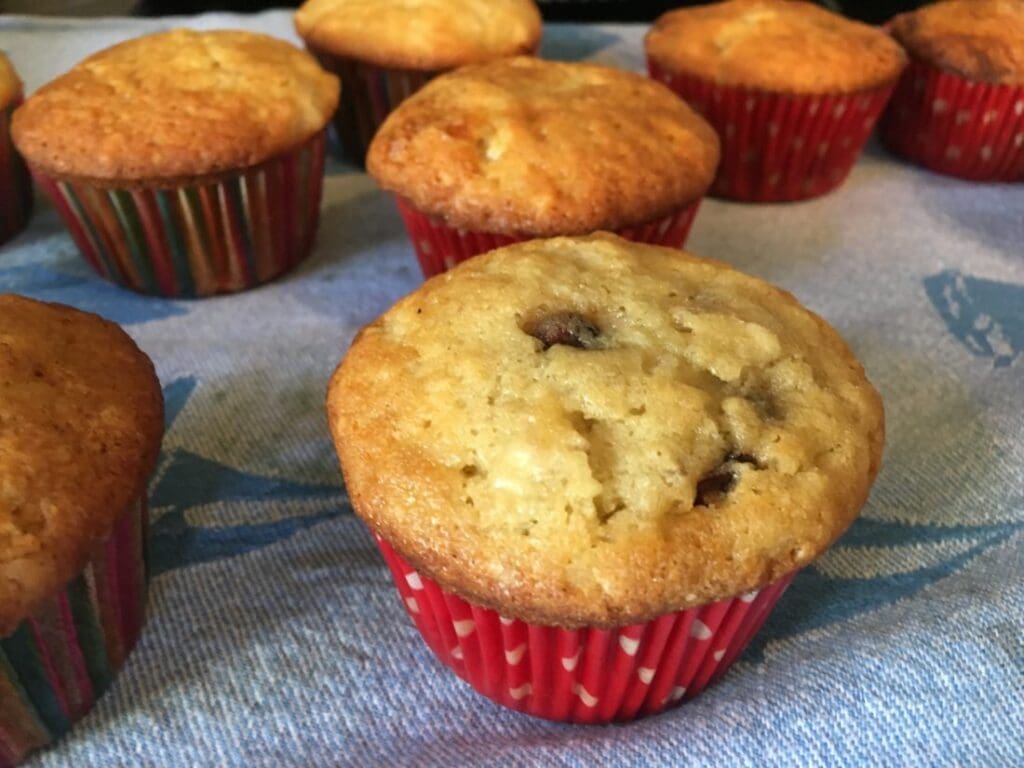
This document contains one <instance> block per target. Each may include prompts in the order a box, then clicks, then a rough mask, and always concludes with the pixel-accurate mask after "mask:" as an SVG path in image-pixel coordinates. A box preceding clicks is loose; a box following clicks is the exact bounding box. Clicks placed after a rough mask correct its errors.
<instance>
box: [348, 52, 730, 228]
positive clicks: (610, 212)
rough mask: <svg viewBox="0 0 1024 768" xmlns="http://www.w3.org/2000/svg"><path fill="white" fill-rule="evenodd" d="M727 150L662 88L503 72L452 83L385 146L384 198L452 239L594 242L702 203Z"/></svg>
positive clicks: (378, 149) (397, 120) (399, 114)
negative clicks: (387, 194) (455, 234)
mask: <svg viewBox="0 0 1024 768" xmlns="http://www.w3.org/2000/svg"><path fill="white" fill-rule="evenodd" d="M718 158H719V145H718V136H717V135H716V134H715V132H714V130H713V129H712V128H711V126H709V125H708V124H707V123H706V122H704V120H703V118H701V117H700V116H699V115H697V113H696V112H694V111H693V110H691V109H690V108H689V107H688V106H686V104H685V103H683V101H682V100H681V99H679V98H677V97H676V96H675V95H674V94H673V93H672V92H671V91H669V90H668V89H667V88H665V87H664V86H663V85H661V84H660V83H655V82H654V81H652V80H650V79H649V78H645V77H641V76H640V75H636V74H633V73H631V72H623V71H621V70H617V69H610V68H608V67H600V66H595V65H592V64H570V63H565V62H553V61H541V60H539V59H534V58H529V57H519V58H514V59H503V60H501V61H494V62H490V63H488V64H481V65H477V66H473V67H465V68H463V69H459V70H457V71H455V72H452V73H449V74H447V75H442V76H441V77H438V78H436V79H435V80H433V81H431V82H430V83H429V84H427V85H426V86H425V87H424V88H423V89H422V90H420V91H419V92H417V93H416V94H415V95H413V96H412V97H410V98H409V99H407V100H406V101H404V102H402V104H401V105H400V106H399V107H398V108H397V109H396V110H395V111H394V112H392V113H391V115H390V116H389V117H388V119H387V121H386V122H385V123H384V125H383V126H382V127H381V129H380V130H379V131H378V133H377V135H376V136H375V137H374V140H373V143H372V144H371V145H370V150H369V154H368V156H367V168H368V170H369V172H370V174H371V175H372V176H373V177H374V178H376V179H377V181H378V182H379V183H380V185H381V186H382V187H384V188H385V189H387V190H390V191H392V192H395V193H396V194H398V195H401V196H402V197H405V198H407V199H408V200H410V201H411V202H412V203H413V204H414V205H415V206H416V207H417V208H419V209H420V210H421V211H424V212H425V213H428V214H431V215H434V216H437V217H439V218H442V219H444V220H445V221H446V222H447V223H448V224H449V225H451V226H456V227H463V228H466V229H472V230H477V231H486V232H499V233H505V234H521V235H534V236H539V235H555V234H587V233H589V232H593V231H594V230H596V229H618V228H621V227H625V226H631V225H634V224H641V223H646V222H648V221H651V220H653V219H656V218H658V217H660V216H662V215H665V214H666V213H668V212H669V211H671V210H673V209H675V208H678V207H680V206H681V205H683V204H686V203H689V202H692V201H694V200H696V199H697V198H699V197H700V196H701V195H702V194H703V193H704V191H705V190H706V189H707V187H708V186H709V185H710V184H711V181H712V179H713V178H714V175H715V169H716V168H717V166H718Z"/></svg>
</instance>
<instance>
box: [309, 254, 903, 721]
mask: <svg viewBox="0 0 1024 768" xmlns="http://www.w3.org/2000/svg"><path fill="white" fill-rule="evenodd" d="M327 409H328V421H329V424H330V427H331V431H332V435H333V437H334V442H335V446H336V448H337V450H338V455H339V458H340V461H341V467H342V471H343V473H344V476H345V482H346V487H347V488H348V492H349V497H350V499H351V501H352V507H353V509H354V510H355V512H356V514H357V515H359V516H360V517H361V518H362V519H363V521H364V522H365V523H366V524H367V526H368V527H369V528H370V530H371V531H372V532H373V533H374V535H375V536H376V537H377V540H378V543H379V545H380V548H381V551H382V552H383V554H384V557H385V559H386V561H387V563H388V565H389V567H390V568H391V570H392V573H393V574H394V576H395V583H396V585H397V587H398V590H399V592H400V594H401V596H402V598H403V602H404V603H405V607H406V609H407V611H408V612H409V614H410V616H411V617H412V619H413V621H414V622H415V623H416V625H417V627H418V628H419V630H420V632H421V633H422V635H423V637H424V639H425V640H426V642H427V644H428V645H429V646H430V647H431V648H432V649H433V650H434V652H435V653H436V654H437V655H438V656H439V658H440V659H441V661H442V662H443V663H444V664H446V665H448V666H450V667H451V668H452V669H453V670H455V672H456V673H457V674H459V675H460V676H461V677H463V678H464V679H465V680H467V681H468V682H470V683H471V684H472V685H473V686H474V687H475V688H476V689H477V690H478V691H480V692H482V693H484V694H485V695H487V696H488V697H490V698H492V699H493V700H495V701H496V702H498V703H500V704H503V705H506V706H509V707H512V708H514V709H517V710H520V711H524V712H527V713H529V714H533V715H537V716H540V717H546V718H549V719H553V720H564V721H569V722H609V721H612V720H629V719H631V718H634V717H639V716H643V715H647V714H652V713H655V712H658V711H660V710H661V709H663V708H665V707H667V706H670V705H672V704H674V703H676V702H678V701H680V700H682V699H683V698H685V697H687V696H694V695H696V694H697V693H699V692H700V691H701V690H703V689H704V688H705V687H706V686H707V685H708V684H709V683H710V682H711V681H713V680H714V679H715V678H716V677H717V676H719V675H721V674H722V673H723V672H724V671H725V670H726V669H727V668H728V666H729V665H730V664H731V663H732V662H733V661H734V660H735V659H736V657H737V656H738V655H739V654H740V653H741V652H742V650H743V648H744V647H745V646H746V645H747V643H748V642H749V641H750V639H751V637H753V635H754V633H755V632H756V631H757V629H758V628H759V627H760V626H761V624H762V623H763V621H764V620H765V618H766V617H767V615H768V613H769V612H770V611H771V608H772V606H773V605H774V604H775V602H776V600H778V598H779V597H780V596H781V594H782V592H783V591H784V589H785V588H786V586H787V585H788V584H789V582H790V580H791V579H792V578H793V576H794V574H795V573H796V572H797V571H798V570H799V569H800V568H802V567H803V566H805V565H806V564H808V563H809V562H811V561H812V560H813V559H814V558H816V557H817V556H818V555H820V554H821V553H822V552H823V551H824V550H825V549H826V548H827V547H828V546H829V545H830V544H831V543H832V541H834V540H835V538H836V537H838V536H839V535H840V534H841V533H842V532H843V531H844V530H845V529H846V528H847V526H849V524H850V523H851V522H852V521H853V519H854V518H855V517H856V515H857V513H858V512H859V510H860V508H861V506H862V505H863V504H864V502H865V499H866V497H867V494H868V491H869V489H870V486H871V484H872V482H873V480H874V477H875V474H876V472H877V470H878V466H879V462H880V459H881V452H882V444H883V441H884V418H883V414H882V408H881V403H880V400H879V398H878V394H877V393H876V392H875V391H874V389H873V388H872V387H871V385H870V383H869V382H868V381H867V379H866V378H865V376H864V373H863V370H862V369H861V368H860V366H859V364H858V363H857V362H856V360H855V359H854V358H853V357H852V355H851V353H850V352H849V350H848V349H847V347H846V346H845V344H844V343H843V341H842V339H841V338H840V337H839V335H838V334H837V333H836V332H835V331H834V330H833V329H831V328H830V327H829V326H828V325H827V324H826V323H825V322H824V321H822V320H821V319H820V318H818V317H816V316H814V315H813V314H812V313H810V312H809V311H807V310H806V309H804V308H803V307H801V306H800V305H799V304H798V303H797V302H796V300H795V299H794V298H793V297H792V296H790V295H789V294H786V293H784V292H782V291H779V290H778V289H776V288H773V287H771V286H769V285H767V284H766V283H764V282H762V281H760V280H757V279H755V278H752V277H748V276H746V275H742V274H741V273H738V272H736V271H735V270H732V269H731V268H729V267H727V266H726V265H724V264H721V263H718V262H711V261H706V260H703V259H699V258H697V257H694V256H691V255H689V254H686V253H685V252H682V251H679V250H675V249H670V248H664V247H657V246H651V245H644V244H639V243H633V242H630V241H627V240H623V239H621V238H618V237H616V236H614V235H594V236H591V237H585V238H553V239H549V240H532V241H529V242H526V243H517V244H515V245H511V246H507V247H505V248H499V249H498V250H494V251H490V252H489V253H486V254H483V255H481V256H478V257H476V258H473V259H470V260H468V261H466V262H463V263H462V264H459V265H458V266H456V267H454V268H453V269H451V270H449V271H447V272H445V273H444V274H442V275H438V276H436V277H434V278H432V279H430V280H428V281H427V282H426V283H425V284H424V285H423V286H422V287H421V288H420V289H418V290H417V291H415V292H413V293H412V294H410V295H409V296H407V297H406V298H405V299H403V300H402V301H400V302H399V303H398V304H396V305H395V306H394V307H392V308H391V309H390V310H389V311H388V312H387V313H385V314H384V315H383V316H382V317H381V318H379V319H378V320H377V321H375V322H374V323H372V324H370V325H368V326H367V327H365V328H363V329H362V331H360V333H359V334H358V335H357V337H356V339H355V341H354V342H353V344H352V347H351V348H350V349H349V351H348V353H347V355H346V356H345V358H344V360H343V361H342V363H341V364H340V365H339V367H338V369H337V371H336V372H335V374H334V377H333V379H332V381H331V385H330V388H329V391H328V396H327Z"/></svg>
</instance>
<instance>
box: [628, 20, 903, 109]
mask: <svg viewBox="0 0 1024 768" xmlns="http://www.w3.org/2000/svg"><path fill="white" fill-rule="evenodd" d="M645 47H646V49H647V55H648V56H649V57H650V58H651V59H652V60H654V61H655V62H656V63H657V64H658V66H660V67H661V68H662V69H663V70H665V71H667V72H670V73H673V74H682V75H691V76H695V77H700V78H703V79H706V80H712V81H714V82H716V83H719V84H721V85H729V86H738V87H745V88H754V89H759V90H766V91H781V92H787V93H855V92H858V91H863V90H869V89H872V88H877V87H881V86H883V85H885V84H886V83H890V82H895V80H896V79H897V78H898V77H899V74H900V72H901V71H902V70H903V67H904V66H905V64H906V55H905V54H904V52H903V50H902V49H901V48H900V47H899V45H897V44H895V43H894V42H893V40H892V39H891V38H890V37H889V36H888V35H886V34H885V33H884V32H882V31H881V30H879V29H876V28H874V27H870V26H868V25H867V24H861V23H860V22H856V21H851V20H849V19H845V18H843V17H842V16H840V15H838V14H835V13H832V12H830V11H827V10H825V9H824V8H821V7H819V6H817V5H815V4H813V3H808V2H798V1H795V0H727V2H721V3H713V4H711V5H699V6H694V7H692V8H680V9H678V10H675V11H670V12H668V13H666V14H664V15H663V16H661V17H660V18H659V19H658V20H657V21H656V22H655V24H654V26H653V27H652V28H651V30H650V31H649V32H648V33H647V37H646V38H645Z"/></svg>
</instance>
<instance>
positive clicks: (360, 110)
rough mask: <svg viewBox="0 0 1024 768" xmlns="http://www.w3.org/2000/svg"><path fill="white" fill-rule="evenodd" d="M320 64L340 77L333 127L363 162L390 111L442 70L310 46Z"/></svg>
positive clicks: (349, 153) (350, 154)
mask: <svg viewBox="0 0 1024 768" xmlns="http://www.w3.org/2000/svg"><path fill="white" fill-rule="evenodd" d="M310 52H311V53H312V54H313V56H315V57H316V59H317V60H318V61H319V62H320V66H322V67H323V68H324V69H326V70H328V71H329V72H333V73H334V74H336V75H337V76H338V77H339V78H341V102H340V103H339V104H338V111H337V112H336V113H335V114H334V129H335V131H336V132H337V134H338V138H339V139H340V140H341V144H342V148H343V150H344V152H345V154H346V155H347V156H348V158H349V159H350V160H352V161H353V162H356V163H358V164H359V165H363V163H365V161H366V151H367V150H368V149H369V147H370V142H371V141H372V140H373V137H374V135H375V134H376V133H377V129H378V128H380V126H381V124H382V123H383V122H384V119H385V118H386V117H387V116H388V115H389V114H391V111H392V110H393V109H394V108H395V107H397V106H398V105H399V104H401V103H402V102H403V101H404V100H405V99H407V98H408V97H409V96H412V95H413V94H414V93H416V91H418V90H419V89H420V88H422V87H423V86H424V85H426V84H427V83H428V82H430V81H431V80H432V79H434V78H435V77H437V76H438V75H439V74H441V73H442V71H440V70H415V69H387V68H384V67H378V66H375V65H373V64H368V63H366V62H364V61H360V60H358V59H350V58H345V57H341V56H334V55H332V54H329V53H326V52H324V51H319V50H316V49H314V48H310Z"/></svg>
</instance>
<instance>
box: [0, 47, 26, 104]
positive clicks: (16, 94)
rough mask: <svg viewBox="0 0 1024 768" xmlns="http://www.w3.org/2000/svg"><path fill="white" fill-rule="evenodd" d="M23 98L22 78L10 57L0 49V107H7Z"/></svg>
mask: <svg viewBox="0 0 1024 768" xmlns="http://www.w3.org/2000/svg"><path fill="white" fill-rule="evenodd" d="M20 98H21V80H19V79H18V73H17V72H15V71H14V66H13V65H12V64H11V61H10V59H8V58H7V57H6V56H4V54H3V52H2V51H0V109H7V107H9V106H11V105H12V104H14V103H15V102H17V101H18V100H19V99H20Z"/></svg>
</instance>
